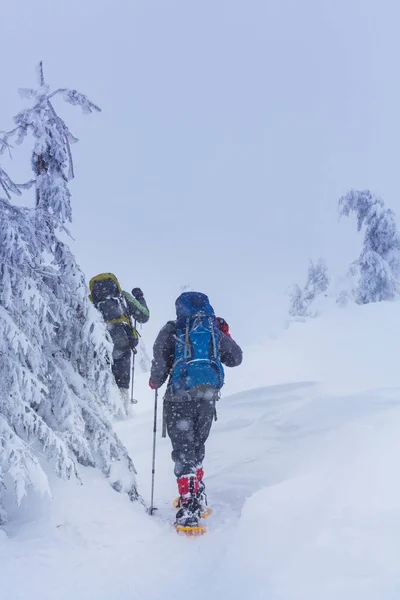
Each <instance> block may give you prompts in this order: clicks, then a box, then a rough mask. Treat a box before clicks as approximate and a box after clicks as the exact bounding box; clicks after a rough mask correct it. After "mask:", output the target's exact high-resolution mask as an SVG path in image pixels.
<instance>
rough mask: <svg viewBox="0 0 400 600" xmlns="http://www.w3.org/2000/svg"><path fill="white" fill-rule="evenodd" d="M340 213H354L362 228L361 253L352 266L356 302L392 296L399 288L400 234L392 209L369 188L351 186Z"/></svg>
mask: <svg viewBox="0 0 400 600" xmlns="http://www.w3.org/2000/svg"><path fill="white" fill-rule="evenodd" d="M339 214H340V216H341V217H342V216H346V217H348V216H350V215H351V214H354V215H355V216H356V218H357V230H358V231H361V230H362V229H363V228H364V241H363V248H362V251H361V254H360V256H359V258H358V259H357V260H355V261H354V262H353V264H352V267H351V273H352V274H353V275H357V276H358V284H357V287H356V289H355V290H354V291H353V293H354V297H355V300H356V302H357V303H358V304H368V303H369V302H379V301H382V300H392V299H394V298H395V297H396V296H397V295H398V293H399V291H400V234H399V232H398V229H397V225H396V221H395V215H394V212H393V211H392V210H390V209H388V208H386V207H385V204H384V202H383V200H382V199H381V198H379V197H378V196H375V195H374V194H372V193H371V192H370V191H369V190H364V191H357V190H351V191H350V192H348V193H347V194H346V195H345V196H343V197H342V198H340V200H339Z"/></svg>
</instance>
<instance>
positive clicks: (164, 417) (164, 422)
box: [161, 400, 167, 438]
mask: <svg viewBox="0 0 400 600" xmlns="http://www.w3.org/2000/svg"><path fill="white" fill-rule="evenodd" d="M161 437H163V438H166V437H167V407H166V404H165V400H164V404H163V411H162V432H161Z"/></svg>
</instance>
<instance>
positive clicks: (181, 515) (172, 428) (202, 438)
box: [149, 292, 242, 531]
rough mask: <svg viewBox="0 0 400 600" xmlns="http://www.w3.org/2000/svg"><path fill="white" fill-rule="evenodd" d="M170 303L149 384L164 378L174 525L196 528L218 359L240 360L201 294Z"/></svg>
mask: <svg viewBox="0 0 400 600" xmlns="http://www.w3.org/2000/svg"><path fill="white" fill-rule="evenodd" d="M175 306H176V317H177V318H176V321H169V322H168V323H167V324H166V325H165V326H164V327H163V328H162V329H161V331H160V333H159V334H158V336H157V339H156V341H155V343H154V349H153V353H154V358H153V362H152V368H151V374H150V380H149V385H150V387H151V388H152V389H154V390H158V388H160V387H161V386H162V385H163V384H164V383H165V381H166V380H167V379H168V377H169V380H168V385H167V389H166V393H165V396H164V422H165V425H166V430H167V432H168V436H169V437H170V439H171V442H172V460H173V461H174V463H175V469H174V472H175V475H176V477H177V483H178V491H179V498H178V499H177V502H176V508H177V509H178V511H177V514H176V521H175V526H176V528H177V530H178V531H179V530H180V529H181V530H182V531H184V530H190V529H202V528H201V527H199V520H200V518H201V517H204V516H205V515H206V514H207V498H206V494H205V485H204V481H203V476H204V471H203V460H204V456H205V442H206V440H207V438H208V436H209V433H210V429H211V425H212V422H213V420H214V418H215V416H216V408H215V403H216V401H217V400H218V399H219V396H220V390H221V388H222V386H223V384H224V369H223V364H224V365H226V366H227V367H236V366H238V365H240V363H241V362H242V350H241V348H240V347H239V346H238V344H236V342H235V341H234V340H233V339H232V338H231V337H230V333H229V327H228V325H227V323H226V321H224V319H217V318H216V316H215V314H214V310H213V308H212V306H211V305H210V302H209V299H208V297H207V296H206V295H205V294H202V293H199V292H185V293H183V294H181V295H180V296H179V298H178V299H177V300H176V303H175ZM224 329H225V332H224V331H223V330H224ZM156 393H157V392H156Z"/></svg>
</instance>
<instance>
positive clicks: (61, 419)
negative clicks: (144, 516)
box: [0, 69, 138, 519]
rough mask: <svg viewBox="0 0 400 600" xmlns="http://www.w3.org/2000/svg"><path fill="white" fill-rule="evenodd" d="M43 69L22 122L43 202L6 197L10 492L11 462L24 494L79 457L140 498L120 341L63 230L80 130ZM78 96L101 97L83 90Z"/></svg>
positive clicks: (0, 330) (0, 231)
mask: <svg viewBox="0 0 400 600" xmlns="http://www.w3.org/2000/svg"><path fill="white" fill-rule="evenodd" d="M40 74H41V85H40V88H39V89H38V90H31V91H30V92H29V94H28V95H29V96H30V98H31V99H33V106H32V107H31V108H29V109H26V110H24V111H22V112H20V113H18V115H17V117H16V123H17V127H16V129H15V130H14V131H13V134H14V135H17V138H18V140H19V141H21V140H23V139H24V138H25V137H26V134H27V133H28V131H29V132H30V133H31V134H32V135H33V138H34V148H33V153H32V168H33V171H34V174H35V183H36V206H35V208H33V209H26V208H19V207H16V206H13V205H12V204H11V203H10V202H9V199H8V198H7V199H0V288H1V295H0V377H1V381H2V386H1V388H0V419H1V425H0V426H1V428H0V450H1V452H2V458H1V461H0V498H1V486H2V485H3V486H4V485H5V481H4V478H3V474H4V471H5V470H8V471H9V474H10V475H11V480H12V486H13V489H14V491H15V494H14V495H15V500H16V501H17V502H18V501H20V500H21V497H22V496H23V495H24V494H25V493H26V491H27V490H28V488H29V487H36V488H37V489H40V490H41V491H45V490H46V487H47V486H48V482H47V477H46V475H45V472H44V469H43V468H42V465H41V461H42V460H46V461H47V462H49V463H51V464H53V466H54V469H55V471H56V473H57V474H58V475H59V476H61V477H66V478H69V477H71V476H72V475H76V473H77V470H76V466H75V461H78V462H79V463H81V464H83V465H89V466H92V467H96V468H99V469H101V470H102V472H103V473H104V474H105V475H106V476H107V477H108V478H109V481H110V484H111V485H112V486H113V487H114V488H115V489H116V490H118V491H121V492H126V493H128V494H129V496H130V498H131V499H133V500H134V499H137V498H138V493H137V489H136V482H135V468H134V465H133V463H132V460H131V458H130V457H129V455H128V453H127V450H126V448H125V447H124V445H123V444H122V442H121V441H120V440H119V439H118V437H117V436H116V434H115V433H114V431H113V429H112V425H111V417H113V416H115V415H123V414H124V407H123V404H122V401H121V398H120V394H119V393H118V391H117V389H116V386H115V382H114V379H113V376H112V374H111V370H110V362H111V360H112V357H111V353H112V344H111V341H110V339H109V337H108V334H107V331H106V328H105V325H104V323H102V322H101V321H100V317H99V315H98V313H97V311H96V310H95V309H94V308H93V307H92V305H91V303H90V302H89V299H88V295H89V291H88V289H87V286H86V283H85V279H84V276H83V274H82V272H81V270H80V269H79V267H78V265H77V263H76V260H75V258H74V256H73V254H72V253H71V251H70V249H69V248H68V246H67V245H66V244H65V243H64V242H63V241H61V240H60V239H59V238H58V237H57V232H58V231H60V230H61V231H62V230H63V228H64V224H65V222H66V221H68V220H71V217H72V215H71V205H70V193H69V190H68V176H69V175H71V173H72V167H71V165H72V162H71V156H70V151H69V140H70V139H71V135H70V133H69V131H68V128H67V126H66V125H65V123H64V121H62V119H61V118H60V117H58V115H57V114H56V112H55V110H54V108H53V106H52V104H51V102H50V99H49V97H50V96H51V92H50V91H49V89H48V88H47V86H46V85H45V82H44V78H43V71H42V69H40ZM63 93H66V91H65V90H63ZM69 98H70V100H73V103H74V104H77V105H80V106H82V107H85V106H86V105H87V104H89V105H92V103H90V102H89V101H87V99H86V97H85V96H83V95H81V94H78V93H77V92H71V95H70V96H69ZM93 106H94V105H93ZM96 108H97V107H96ZM2 181H5V182H7V190H8V191H13V192H15V191H16V190H17V191H16V193H18V192H19V189H18V188H16V189H15V188H14V187H13V185H14V184H13V185H11V183H12V182H10V181H9V180H8V179H7V178H6V177H4V175H3V176H2ZM11 459H12V461H13V462H12V465H11V462H10V461H11ZM11 466H12V468H11ZM8 479H9V478H8ZM0 512H1V515H2V518H3V519H4V518H5V510H4V507H3V508H2V509H1V508H0Z"/></svg>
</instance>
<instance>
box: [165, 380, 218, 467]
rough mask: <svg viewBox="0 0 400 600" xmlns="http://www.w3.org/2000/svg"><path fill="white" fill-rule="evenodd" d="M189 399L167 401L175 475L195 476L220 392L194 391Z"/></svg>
mask: <svg viewBox="0 0 400 600" xmlns="http://www.w3.org/2000/svg"><path fill="white" fill-rule="evenodd" d="M187 398H188V399H184V400H183V399H179V400H173V399H168V400H166V401H165V407H164V410H165V419H166V425H167V432H168V436H169V437H170V439H171V442H172V454H171V456H172V460H173V461H174V463H175V469H174V472H175V475H176V477H177V478H178V479H179V477H182V475H190V474H194V473H196V469H197V468H198V467H201V466H202V464H203V460H204V455H205V443H206V440H207V438H208V436H209V433H210V429H211V425H212V422H213V419H214V416H215V402H216V400H217V399H218V391H217V390H215V389H214V388H210V387H208V388H207V389H203V390H195V391H194V392H190V395H187Z"/></svg>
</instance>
